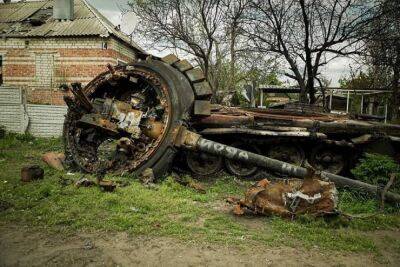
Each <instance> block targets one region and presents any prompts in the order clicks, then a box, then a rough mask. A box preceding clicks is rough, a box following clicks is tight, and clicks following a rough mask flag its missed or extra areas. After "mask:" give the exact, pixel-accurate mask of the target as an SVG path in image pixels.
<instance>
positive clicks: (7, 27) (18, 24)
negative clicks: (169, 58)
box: [0, 0, 145, 53]
mask: <svg viewBox="0 0 400 267" xmlns="http://www.w3.org/2000/svg"><path fill="white" fill-rule="evenodd" d="M53 4H54V1H37V2H20V3H10V4H0V35H2V36H10V37H11V36H13V37H28V36H29V37H68V36H90V35H91V36H110V35H113V36H115V37H117V38H118V39H120V40H122V41H123V42H125V43H127V45H130V46H132V47H133V48H135V49H137V50H139V51H141V52H142V53H145V52H144V51H143V50H142V49H141V48H140V47H139V46H138V45H137V44H136V43H134V42H132V41H131V40H130V38H129V37H128V36H127V35H125V34H124V33H122V32H120V31H119V30H117V29H115V26H114V25H113V24H112V23H111V22H110V21H109V20H108V19H107V18H106V17H104V16H103V15H102V14H101V13H100V12H99V11H98V10H97V9H95V8H94V7H92V6H91V5H90V4H88V3H87V2H86V0H75V3H74V20H72V21H58V20H54V19H53V18H52V16H50V14H51V13H50V12H49V13H48V14H49V15H48V16H49V17H48V18H46V20H45V23H44V24H42V25H40V26H33V25H31V24H30V23H29V19H30V18H31V17H32V18H35V17H36V16H38V11H39V10H41V11H43V9H50V8H51V9H52V8H53ZM39 13H42V12H39ZM44 13H47V12H44ZM35 14H36V15H35Z"/></svg>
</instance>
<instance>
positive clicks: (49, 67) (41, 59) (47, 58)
mask: <svg viewBox="0 0 400 267" xmlns="http://www.w3.org/2000/svg"><path fill="white" fill-rule="evenodd" d="M35 67H36V83H37V85H38V86H43V87H51V86H52V85H53V78H54V54H50V53H44V54H36V56H35Z"/></svg>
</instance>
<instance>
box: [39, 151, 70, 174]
mask: <svg viewBox="0 0 400 267" xmlns="http://www.w3.org/2000/svg"><path fill="white" fill-rule="evenodd" d="M42 160H43V161H44V162H46V163H47V165H49V166H50V167H52V168H54V169H56V170H59V171H62V170H64V165H63V162H64V160H65V155H64V153H56V152H47V153H45V154H44V155H43V156H42Z"/></svg>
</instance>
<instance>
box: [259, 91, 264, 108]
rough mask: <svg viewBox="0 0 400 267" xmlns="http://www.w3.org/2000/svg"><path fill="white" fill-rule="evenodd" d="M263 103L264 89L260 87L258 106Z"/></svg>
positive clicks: (261, 106)
mask: <svg viewBox="0 0 400 267" xmlns="http://www.w3.org/2000/svg"><path fill="white" fill-rule="evenodd" d="M263 103H264V91H263V90H262V89H261V88H260V108H263Z"/></svg>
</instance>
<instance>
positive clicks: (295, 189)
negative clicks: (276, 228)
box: [228, 177, 338, 218]
mask: <svg viewBox="0 0 400 267" xmlns="http://www.w3.org/2000/svg"><path fill="white" fill-rule="evenodd" d="M228 201H229V202H231V203H233V204H235V206H234V208H233V212H234V214H236V215H243V214H245V212H246V211H249V212H251V213H253V214H261V215H267V216H270V215H278V216H281V217H285V218H294V217H295V216H297V215H301V214H309V215H314V216H323V215H327V214H335V213H337V210H336V209H337V203H338V192H337V190H336V187H335V184H334V183H332V182H326V181H322V180H319V179H317V178H316V177H311V178H306V179H304V180H303V179H284V180H279V181H274V182H270V181H269V180H267V179H264V180H261V181H259V182H258V183H257V184H256V185H254V186H252V187H250V188H249V189H248V190H247V192H246V193H245V198H244V199H241V200H235V199H232V198H230V199H228Z"/></svg>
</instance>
